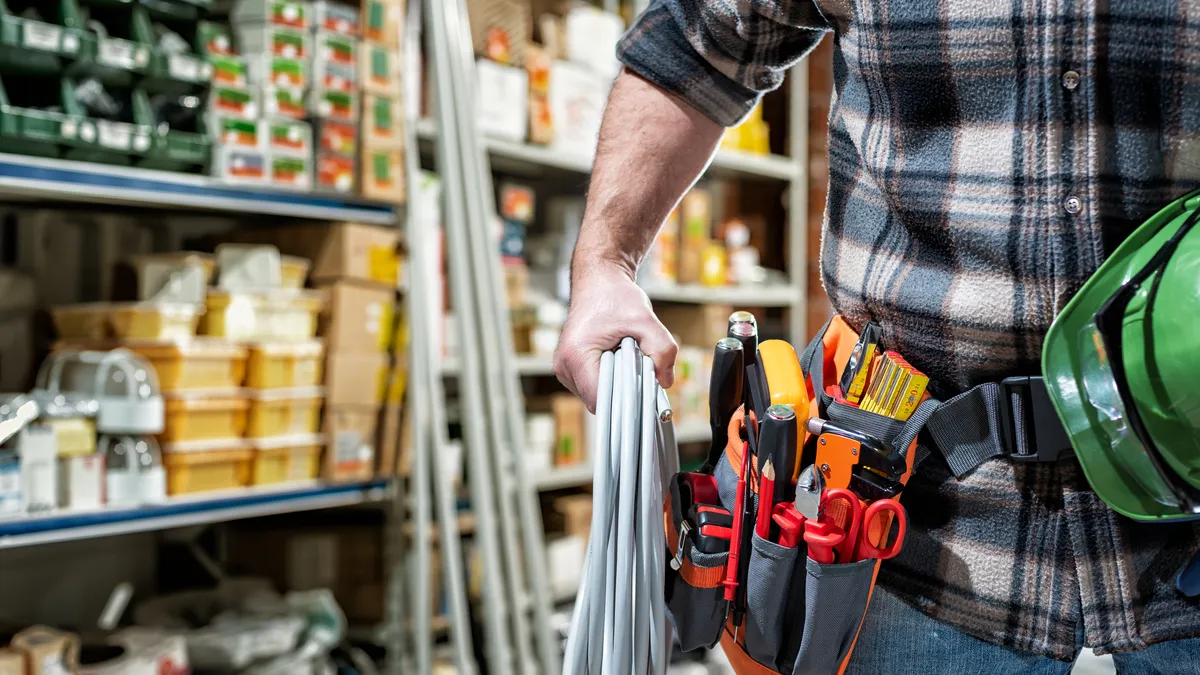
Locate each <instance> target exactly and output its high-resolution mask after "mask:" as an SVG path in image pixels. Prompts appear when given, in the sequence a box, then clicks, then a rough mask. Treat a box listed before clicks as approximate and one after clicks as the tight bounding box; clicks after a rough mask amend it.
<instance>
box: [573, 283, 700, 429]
mask: <svg viewBox="0 0 1200 675" xmlns="http://www.w3.org/2000/svg"><path fill="white" fill-rule="evenodd" d="M625 337H632V338H633V339H635V340H637V343H638V347H639V348H641V350H642V352H643V353H644V354H645V355H646V356H649V357H650V358H651V359H652V360H653V361H654V374H655V376H656V377H657V378H658V383H659V384H661V385H662V386H663V387H664V388H667V387H670V386H671V384H672V383H673V382H674V381H675V354H676V352H677V351H678V350H679V348H678V347H677V346H676V345H675V339H674V338H672V337H671V334H670V333H669V332H667V329H666V328H664V327H663V325H662V323H661V322H660V321H659V320H658V317H656V316H654V311H653V310H652V309H651V308H650V299H649V298H647V297H646V293H645V291H643V290H642V289H641V288H640V287H638V285H637V284H636V283H635V282H634V280H633V277H632V276H631V275H630V273H629V271H628V270H627V269H625V268H622V267H620V266H613V265H599V266H596V267H595V268H593V269H591V270H588V271H586V272H583V271H581V272H579V273H578V274H577V275H576V278H575V280H574V281H573V282H572V284H571V310H570V312H569V313H568V315H567V324H566V326H565V327H563V332H562V338H561V339H560V340H559V343H558V351H557V352H555V354H554V374H555V375H557V376H558V380H559V381H560V382H562V383H563V384H564V385H566V387H567V389H570V390H571V391H572V392H574V394H575V395H576V396H578V397H579V398H580V399H582V400H583V402H584V403H585V404H586V405H587V408H588V410H589V411H591V412H593V413H594V412H596V388H597V386H598V382H599V376H600V355H601V354H603V353H604V352H605V351H608V350H610V349H613V348H615V347H616V346H617V345H618V344H620V342H621V339H622V338H625Z"/></svg>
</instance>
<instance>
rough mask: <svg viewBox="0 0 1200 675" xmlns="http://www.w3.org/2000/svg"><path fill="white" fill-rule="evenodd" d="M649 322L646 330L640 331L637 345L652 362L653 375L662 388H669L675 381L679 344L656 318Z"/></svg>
mask: <svg viewBox="0 0 1200 675" xmlns="http://www.w3.org/2000/svg"><path fill="white" fill-rule="evenodd" d="M651 323H652V325H651V326H649V327H647V329H646V330H644V331H640V332H641V335H639V336H638V337H637V341H638V347H640V348H641V350H642V353H644V354H645V355H646V356H649V357H650V360H651V361H653V362H654V376H655V377H657V378H658V383H659V384H660V385H662V388H663V389H670V388H671V385H672V384H674V383H675V357H676V355H677V354H678V353H679V346H678V345H676V344H675V338H673V337H671V333H670V332H668V331H667V329H666V328H665V327H663V325H662V324H661V323H659V322H658V320H657V319H652V320H651Z"/></svg>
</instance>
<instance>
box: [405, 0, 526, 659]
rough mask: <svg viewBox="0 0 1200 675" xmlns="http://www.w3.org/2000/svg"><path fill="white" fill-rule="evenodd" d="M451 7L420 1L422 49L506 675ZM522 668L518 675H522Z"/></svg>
mask: <svg viewBox="0 0 1200 675" xmlns="http://www.w3.org/2000/svg"><path fill="white" fill-rule="evenodd" d="M456 9H457V7H456V3H451V2H445V1H444V0H426V3H425V10H426V12H427V13H428V22H427V24H426V25H427V26H428V27H429V35H428V38H429V40H428V44H429V46H430V48H431V49H430V51H431V58H430V65H431V66H432V67H431V69H430V72H431V75H432V78H433V89H434V97H435V102H436V107H435V114H436V116H437V124H438V139H437V143H436V158H437V167H438V173H439V175H440V176H441V178H442V187H443V192H442V203H443V204H444V205H445V214H444V215H445V223H446V254H447V259H448V262H449V271H450V290H451V294H452V298H453V303H454V307H455V312H456V316H457V321H456V322H455V323H456V324H457V328H458V331H459V345H460V350H461V364H462V372H461V379H460V382H461V385H462V386H461V392H462V398H463V404H464V405H463V408H464V411H465V414H464V415H463V420H462V422H463V436H464V438H463V441H464V444H465V450H466V460H467V472H468V476H469V483H470V488H471V504H472V508H473V509H474V512H475V517H476V519H477V521H478V523H479V528H478V530H477V532H476V539H477V540H478V543H479V546H480V557H481V561H482V564H483V585H484V602H483V606H484V620H485V626H486V629H487V637H486V642H485V644H486V647H487V653H488V666H489V667H488V671H489V672H491V673H495V674H496V675H511V673H512V672H513V664H512V654H511V652H510V649H509V646H510V644H511V638H510V637H509V626H508V620H507V616H508V608H507V607H506V602H505V594H506V590H505V585H506V583H507V578H506V577H505V576H504V573H503V567H502V565H501V562H502V561H501V552H500V546H499V544H500V542H499V541H498V537H499V536H500V533H501V530H500V528H499V523H498V518H497V514H496V509H495V506H496V503H497V502H496V497H495V495H494V494H493V485H492V480H491V477H492V472H493V468H492V456H491V455H492V449H491V447H490V445H491V444H490V443H489V439H488V436H487V428H486V427H487V426H488V424H489V418H488V414H487V413H488V406H487V403H486V401H485V400H484V398H485V397H484V393H485V392H484V387H483V382H482V381H481V364H480V362H479V360H480V355H479V353H478V351H477V350H478V344H479V340H480V336H481V331H480V328H479V325H478V323H479V321H478V319H479V315H478V313H477V312H478V310H477V307H476V302H477V298H476V297H475V296H476V294H475V289H474V288H473V284H472V283H471V277H472V274H471V261H470V257H469V255H468V249H469V247H470V238H471V235H470V232H469V224H468V222H467V218H468V213H467V211H466V209H465V205H466V202H467V201H468V199H469V198H468V196H467V193H466V189H465V186H464V180H463V177H464V176H465V174H466V173H467V171H468V170H469V168H468V167H466V166H464V164H463V154H462V152H461V150H460V147H459V143H460V135H459V134H460V132H459V126H458V120H457V112H456V110H457V108H458V106H461V105H463V103H462V102H461V101H456V100H455V95H454V89H453V84H454V80H455V79H456V77H458V76H459V73H457V72H455V71H456V69H455V68H454V62H453V58H452V53H451V52H452V46H451V44H450V40H451V33H450V25H451V23H452V20H453V19H456V18H457V17H456V16H455V10H456ZM523 674H524V671H522V675H523Z"/></svg>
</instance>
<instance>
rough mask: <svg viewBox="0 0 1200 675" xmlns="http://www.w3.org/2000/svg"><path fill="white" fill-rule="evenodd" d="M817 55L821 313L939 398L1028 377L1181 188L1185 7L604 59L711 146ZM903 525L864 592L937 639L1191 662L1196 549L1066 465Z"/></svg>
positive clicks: (1199, 175)
mask: <svg viewBox="0 0 1200 675" xmlns="http://www.w3.org/2000/svg"><path fill="white" fill-rule="evenodd" d="M826 34H832V39H833V40H834V43H835V55H834V97H835V98H834V101H833V103H832V107H831V111H830V120H829V130H830V131H829V162H830V187H829V198H828V202H827V205H826V221H825V227H824V232H823V236H822V243H821V273H822V279H823V281H824V285H825V289H826V291H827V292H828V294H829V296H830V298H831V300H832V302H833V305H834V307H835V308H836V309H837V310H838V311H839V312H841V313H842V314H843V315H844V316H845V317H846V318H847V319H848V320H849V322H850V323H851V324H852V325H856V326H861V325H862V324H863V323H865V322H866V321H868V320H874V321H877V322H879V323H880V324H882V326H883V327H884V332H885V337H884V339H885V341H886V343H887V344H888V345H889V347H891V348H895V349H897V350H899V351H900V352H901V353H902V354H904V355H905V357H907V358H908V360H909V361H910V362H911V363H912V364H913V365H915V366H917V367H918V368H921V369H922V370H924V371H925V372H926V373H928V374H929V375H930V376H931V378H932V385H931V386H932V389H933V391H934V393H935V394H937V395H938V396H939V397H940V398H943V399H945V398H949V397H950V396H951V395H953V394H955V393H957V392H960V391H963V390H965V389H967V388H969V387H971V386H973V385H976V384H980V383H983V382H988V381H995V380H999V379H1002V378H1003V377H1006V376H1009V375H1020V374H1037V373H1038V371H1039V360H1040V356H1041V344H1042V340H1043V337H1044V335H1045V331H1046V329H1047V328H1048V327H1049V325H1050V323H1051V322H1052V321H1053V319H1054V317H1055V315H1056V314H1057V312H1058V311H1059V310H1060V309H1061V308H1062V307H1063V306H1064V305H1065V303H1066V302H1067V300H1068V299H1070V298H1071V296H1072V295H1073V294H1074V293H1075V292H1076V291H1077V290H1078V289H1079V288H1080V286H1081V285H1082V284H1083V282H1084V281H1085V280H1086V279H1087V278H1088V277H1089V276H1090V275H1091V274H1092V273H1093V272H1094V271H1095V270H1096V268H1097V267H1098V266H1099V265H1100V263H1101V262H1102V261H1103V260H1104V257H1105V255H1106V253H1107V252H1109V251H1111V250H1112V249H1113V248H1114V247H1115V246H1116V244H1118V243H1119V242H1120V241H1121V239H1122V238H1124V236H1126V235H1127V234H1128V233H1129V232H1131V231H1132V230H1133V229H1134V228H1135V227H1136V226H1137V225H1139V224H1140V223H1142V222H1143V221H1144V220H1145V219H1146V218H1148V217H1149V216H1150V215H1152V214H1153V213H1154V212H1155V211H1157V210H1158V209H1159V208H1161V207H1162V206H1164V205H1166V204H1167V203H1168V202H1170V201H1171V200H1172V199H1174V198H1176V197H1178V196H1179V195H1182V194H1183V193H1184V192H1186V191H1188V190H1191V189H1194V188H1196V187H1198V186H1200V1H1197V0H1167V1H1165V2H1156V3H1149V2H1145V1H1144V0H1111V1H1110V2H1098V1H1097V0H1053V1H1049V2H1045V1H1041V0H1038V1H1035V0H1023V1H1013V2H997V1H996V0H942V1H940V2H935V1H931V0H738V1H737V2H731V1H728V0H655V2H654V3H653V4H652V5H651V7H650V9H649V10H648V11H647V12H646V13H645V14H643V15H642V17H641V18H640V19H639V20H638V22H637V24H636V25H635V26H633V28H632V29H631V30H630V31H629V32H628V34H627V35H626V36H625V37H624V39H623V40H622V42H621V44H620V46H619V49H618V52H619V57H620V59H621V61H622V62H623V63H624V64H625V66H626V67H627V68H629V69H631V70H633V71H635V72H637V73H638V74H640V75H641V76H643V77H645V78H646V79H648V80H650V81H652V82H654V83H656V84H658V85H659V86H661V87H663V88H664V89H666V90H667V91H669V92H671V93H673V94H675V95H678V96H680V97H682V98H683V99H684V100H686V101H688V102H689V103H690V104H691V105H693V106H694V107H696V108H697V109H699V110H700V111H702V112H704V113H705V114H707V115H708V116H709V117H711V118H712V119H714V120H716V121H717V122H720V123H722V124H726V125H729V124H732V123H735V122H736V121H737V120H739V119H740V118H741V117H743V116H744V115H745V114H746V113H747V112H748V111H749V110H750V109H751V108H752V107H753V105H754V104H755V103H756V102H757V100H758V98H759V97H760V96H761V95H762V94H763V93H764V92H766V91H768V90H770V89H772V88H775V87H777V86H778V85H779V84H780V82H781V80H782V77H783V74H784V72H785V71H786V69H787V68H789V67H790V66H792V65H793V64H795V63H796V62H797V61H798V60H799V59H800V58H802V57H803V55H804V54H806V53H807V52H808V51H809V50H810V49H811V48H812V47H813V46H814V45H815V44H816V43H817V42H819V41H820V39H821V38H822V37H824V36H825V35H826ZM791 133H804V131H803V130H794V129H793V130H791ZM905 501H906V504H907V505H908V507H909V510H910V514H911V519H912V521H913V522H912V529H910V531H909V536H908V541H907V542H906V546H905V549H904V552H903V553H902V554H901V556H900V557H899V558H897V559H895V560H893V561H890V562H889V563H888V564H885V565H884V567H883V571H882V572H881V575H880V579H881V582H882V583H884V584H885V585H887V586H888V587H890V588H891V589H892V590H894V591H895V592H896V593H897V594H899V595H900V596H901V597H903V598H905V599H906V600H908V601H909V602H910V603H913V604H915V605H917V606H919V607H921V608H923V609H924V610H925V611H926V612H927V613H928V614H930V615H931V616H934V617H936V618H940V619H943V620H946V621H948V622H950V623H952V624H954V625H955V626H957V627H959V628H961V629H963V630H965V631H967V632H969V633H971V634H973V635H976V636H978V637H980V638H983V639H986V640H989V641H992V642H996V643H1000V644H1004V645H1008V646H1012V647H1016V648H1019V649H1024V650H1028V651H1031V652H1036V653H1039V654H1043V655H1047V656H1050V657H1053V658H1058V659H1070V658H1073V657H1074V655H1075V653H1076V652H1077V650H1078V648H1079V647H1080V646H1081V644H1087V645H1089V646H1094V647H1096V648H1097V651H1099V652H1101V653H1104V652H1111V651H1123V650H1133V649H1138V648H1141V647H1144V646H1146V645H1148V644H1151V643H1154V642H1157V641H1161V640H1169V639H1177V638H1185V637H1195V636H1200V603H1197V602H1195V601H1191V602H1189V601H1187V600H1185V599H1184V598H1183V597H1182V596H1180V595H1178V594H1177V593H1176V591H1175V590H1174V589H1173V587H1172V586H1171V583H1170V580H1171V577H1172V576H1173V575H1174V574H1175V573H1176V572H1178V570H1179V569H1180V568H1181V567H1182V565H1183V564H1184V563H1185V562H1186V560H1187V559H1188V558H1189V557H1190V556H1191V554H1193V553H1194V552H1196V551H1197V550H1198V549H1200V527H1197V526H1191V525H1180V526H1166V527H1164V526H1157V525H1155V526H1147V525H1135V524H1134V523H1133V522H1131V521H1128V520H1126V519H1123V518H1121V517H1119V516H1117V515H1115V514H1114V513H1113V512H1111V511H1110V510H1109V509H1107V508H1106V507H1105V506H1104V504H1103V503H1101V502H1100V501H1099V500H1098V499H1097V497H1096V496H1095V494H1094V493H1093V492H1092V491H1091V490H1090V489H1089V488H1088V486H1087V483H1086V481H1085V480H1084V477H1083V475H1082V473H1081V471H1080V469H1079V467H1078V464H1076V463H1074V462H1073V461H1071V460H1066V461H1063V462H1060V463H1059V464H1057V465H1027V464H1022V465H1014V464H1010V463H1008V462H1007V461H1004V460H995V461H991V462H988V463H986V464H984V465H982V466H980V467H979V468H978V469H976V470H975V471H974V472H973V473H971V474H969V475H967V476H966V477H964V478H963V479H962V480H955V479H954V478H952V477H951V476H950V474H949V472H948V471H946V470H945V467H944V466H941V465H939V464H938V463H937V462H928V463H927V464H926V466H924V467H922V473H921V475H919V476H918V477H917V478H916V479H915V480H914V483H912V484H910V486H909V488H908V490H907V491H906V496H905Z"/></svg>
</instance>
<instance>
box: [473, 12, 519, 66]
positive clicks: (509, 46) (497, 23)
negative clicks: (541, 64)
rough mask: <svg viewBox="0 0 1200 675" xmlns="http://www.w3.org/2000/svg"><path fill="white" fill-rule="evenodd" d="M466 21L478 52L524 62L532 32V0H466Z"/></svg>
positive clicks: (509, 61) (504, 60) (507, 61)
mask: <svg viewBox="0 0 1200 675" xmlns="http://www.w3.org/2000/svg"><path fill="white" fill-rule="evenodd" d="M467 22H468V23H469V24H470V26H471V43H472V45H473V46H474V48H475V53H476V54H478V55H480V56H485V57H487V58H489V59H491V60H493V61H496V62H497V63H505V64H510V65H514V66H524V65H525V47H526V45H528V44H529V37H530V33H531V32H532V31H533V17H532V16H531V13H530V9H529V3H527V2H520V1H519V0H467Z"/></svg>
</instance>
